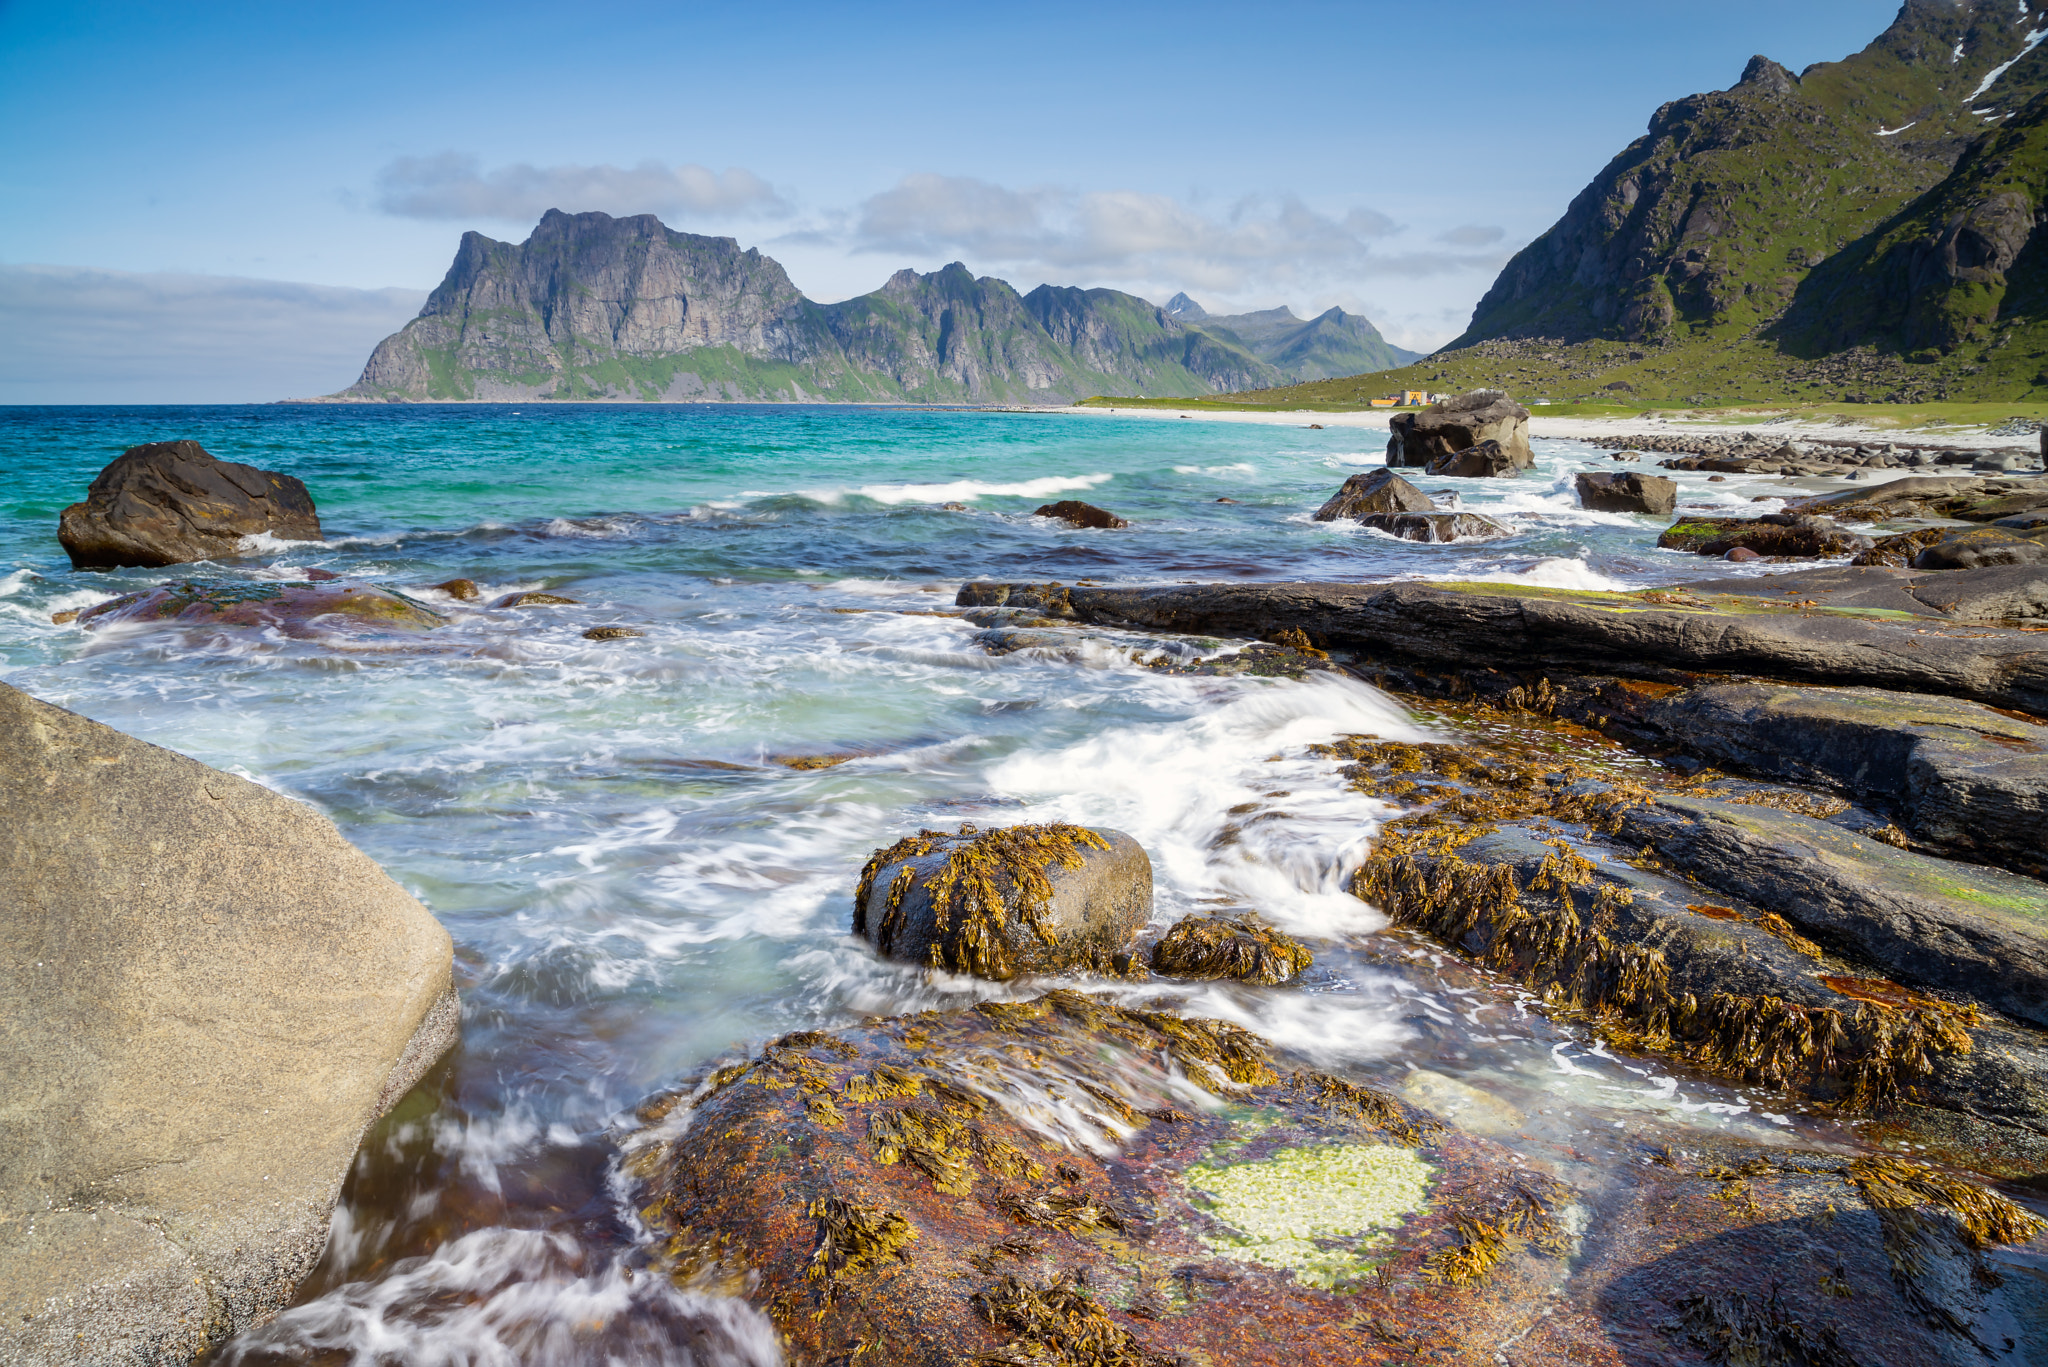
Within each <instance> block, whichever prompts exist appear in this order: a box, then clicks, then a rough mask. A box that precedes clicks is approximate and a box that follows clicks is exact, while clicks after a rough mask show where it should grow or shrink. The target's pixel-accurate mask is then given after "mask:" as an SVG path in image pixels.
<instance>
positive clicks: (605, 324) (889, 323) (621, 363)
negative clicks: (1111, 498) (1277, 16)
mask: <svg viewBox="0 0 2048 1367" xmlns="http://www.w3.org/2000/svg"><path fill="white" fill-rule="evenodd" d="M1182 297H1184V296H1182ZM1197 307H1199V306H1197ZM1245 318H1246V319H1252V320H1259V321H1258V322H1257V324H1256V326H1253V327H1251V328H1250V329H1249V335H1247V336H1244V337H1240V336H1238V335H1237V334H1236V333H1235V332H1233V331H1232V330H1231V329H1230V328H1228V327H1224V326H1219V324H1228V323H1231V322H1236V321H1241V320H1234V319H1216V320H1210V321H1209V322H1207V323H1201V322H1198V321H1195V320H1185V321H1184V320H1183V319H1182V318H1180V317H1177V316H1175V315H1174V314H1173V313H1172V312H1170V311H1169V310H1167V309H1162V308H1160V307H1158V306H1157V305H1154V304H1151V303H1148V302H1147V301H1145V300H1143V299H1140V298H1138V297H1137V296H1135V295H1130V294H1124V293H1121V292H1119V291H1116V290H1106V289H1092V290H1084V289H1073V288H1066V287H1061V286H1056V285H1041V286H1039V287H1038V288H1037V289H1034V290H1032V291H1031V292H1030V293H1029V294H1019V293H1018V292H1017V291H1016V290H1015V289H1013V288H1012V287H1011V286H1010V285H1009V284H1008V283H1006V282H1005V281H1002V280H998V279H995V278H994V277H992V276H982V277H979V278H977V277H975V276H974V275H973V274H972V273H970V272H969V271H968V269H967V268H966V267H965V266H964V265H961V264H960V263H958V262H955V263H954V264H952V265H950V266H946V267H944V268H943V269H941V270H937V271H933V272H931V273H929V274H923V275H921V274H919V273H917V272H916V271H910V270H903V271H898V272H897V273H896V274H895V275H893V276H891V277H890V278H889V280H888V282H887V283H886V284H884V285H883V286H882V288H880V289H879V290H876V291H875V292H874V293H872V294H864V295H861V296H860V297H859V298H856V299H848V300H845V301H843V302H840V303H837V304H819V303H815V302H813V301H812V300H810V299H807V298H805V297H804V296H803V294H802V293H801V292H800V291H798V289H797V288H796V286H795V285H794V284H793V283H791V281H790V279H789V276H788V273H787V272H785V271H784V270H783V268H782V266H781V265H780V264H779V263H778V262H776V261H775V260H774V259H773V258H771V257H767V256H764V255H762V254H761V252H760V251H758V250H756V249H752V248H747V249H742V248H741V247H740V245H739V244H738V243H737V242H736V241H734V240H733V239H732V238H729V237H703V236H698V235H696V234H692V233H683V232H677V231H675V230H673V229H670V228H668V227H667V226H665V225H664V224H662V223H661V221H660V220H659V219H657V218H655V217H654V216H652V215H648V214H643V215H639V216H637V217H632V218H613V217H611V216H610V215H609V214H600V213H585V214H567V213H563V212H561V211H560V210H554V209H551V210H549V211H548V212H547V214H546V215H544V216H543V217H542V218H541V221H540V223H539V224H538V225H537V226H536V227H535V228H534V230H533V233H532V234H531V235H530V236H529V237H528V238H527V239H526V241H524V242H521V243H509V242H498V241H494V240H493V239H491V238H488V237H485V236H483V235H482V234H481V233H476V232H469V233H465V234H463V237H462V242H461V245H460V247H459V248H458V249H457V251H456V255H455V261H454V264H453V265H452V266H450V267H449V270H448V274H447V276H446V278H445V279H443V280H442V282H441V284H440V286H439V287H438V288H436V289H435V290H434V292H433V293H432V294H431V295H429V296H428V298H427V302H426V304H425V305H424V306H423V307H422V308H421V310H420V314H419V316H418V317H417V318H415V319H414V320H413V321H412V322H410V323H408V324H407V325H406V326H405V327H404V329H402V330H401V331H399V332H397V333H395V334H393V335H392V336H390V337H387V338H385V339H384V341H382V342H381V343H379V344H378V346H377V348H376V350H375V351H374V352H373V353H372V354H371V356H370V359H369V363H368V364H367V365H366V366H365V367H364V368H363V374H362V378H361V379H360V380H358V381H357V382H356V383H355V384H354V385H352V386H350V387H349V388H348V389H346V390H343V391H342V392H341V393H340V394H339V395H336V396H335V397H336V398H342V399H356V400H386V401H406V400H415V401H418V400H509V401H520V402H524V401H528V400H534V399H564V400H572V399H582V400H593V399H600V400H601V399H627V400H642V401H658V400H729V401H730V400H755V401H796V402H803V401H845V402H883V401H907V402H924V403H1031V404H1045V403H1068V402H1071V401H1073V400H1075V399H1079V398H1086V397H1089V396H1091V395H1098V394H1100V395H1113V396H1118V397H1137V396H1162V397H1177V398H1184V397H1194V396H1197V395H1201V394H1210V393H1216V392H1219V391H1227V390H1236V389H1250V388H1259V387H1264V386H1268V385H1272V384H1276V383H1283V382H1286V381H1287V380H1289V379H1293V378H1301V377H1308V376H1312V375H1317V374H1323V373H1328V372H1327V371H1326V370H1319V369H1317V367H1325V366H1328V365H1332V364H1338V365H1342V364H1349V363H1350V360H1349V358H1352V357H1359V358H1364V359H1363V360H1362V362H1361V364H1360V366H1359V367H1358V368H1372V366H1373V364H1374V362H1375V361H1376V360H1377V358H1378V357H1379V355H1380V353H1381V351H1386V350H1390V349H1388V348H1387V347H1386V342H1385V340H1384V339H1383V338H1381V337H1380V335H1379V333H1378V331H1377V330H1376V329H1374V328H1373V326H1372V324H1371V323H1370V322H1367V321H1366V320H1365V319H1363V318H1359V317H1356V316H1355V315H1351V314H1346V313H1344V312H1343V311H1342V310H1338V309H1332V310H1330V311H1329V312H1328V313H1326V314H1323V315H1322V316H1321V317H1319V318H1316V319H1312V320H1308V321H1306V322H1304V321H1303V320H1300V319H1296V318H1294V316H1293V315H1292V314H1291V313H1288V312H1287V311H1286V310H1285V309H1279V310H1273V311H1271V312H1270V313H1268V314H1250V315H1245ZM1268 320H1270V325H1269V322H1268ZM1376 348H1377V349H1376ZM1268 353H1271V355H1272V356H1274V357H1280V358H1283V359H1281V360H1277V361H1276V360H1274V359H1269V357H1268Z"/></svg>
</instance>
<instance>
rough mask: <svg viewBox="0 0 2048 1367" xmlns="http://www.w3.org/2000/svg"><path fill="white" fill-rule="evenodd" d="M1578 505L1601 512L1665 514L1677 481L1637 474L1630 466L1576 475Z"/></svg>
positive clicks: (1674, 500) (1672, 505)
mask: <svg viewBox="0 0 2048 1367" xmlns="http://www.w3.org/2000/svg"><path fill="white" fill-rule="evenodd" d="M1574 483H1575V484H1576V485H1577V486H1578V492H1579V506H1580V507H1581V508H1591V509H1593V510H1594V511H1595V512H1602V513H1655V514H1656V515H1657V516H1659V517H1663V516H1666V515H1668V514H1669V513H1670V512H1671V510H1672V509H1674V508H1676V507H1677V506H1678V481H1677V480H1673V479H1666V478H1665V477H1664V476H1662V475H1639V474H1637V473H1636V472H1635V471H1633V470H1631V471H1629V472H1627V473H1625V474H1619V475H1593V474H1582V475H1579V476H1578V477H1577V478H1576V480H1575V481H1574Z"/></svg>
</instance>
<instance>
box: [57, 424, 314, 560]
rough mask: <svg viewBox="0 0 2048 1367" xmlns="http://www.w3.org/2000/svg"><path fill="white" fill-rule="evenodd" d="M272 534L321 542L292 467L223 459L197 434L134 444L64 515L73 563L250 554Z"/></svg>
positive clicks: (60, 523) (61, 534)
mask: <svg viewBox="0 0 2048 1367" xmlns="http://www.w3.org/2000/svg"><path fill="white" fill-rule="evenodd" d="M266 533H267V534H269V535H271V536H274V537H277V538H278V539H279V540H282V541H318V540H320V539H321V534H320V517H319V514H318V513H316V512H315V511H314V509H313V498H312V496H311V495H310V494H308V493H307V492H306V486H305V485H303V484H301V483H299V481H297V480H296V479H293V478H292V477H291V476H290V475H281V474H277V473H276V472H274V471H270V470H259V469H257V468H256V467H255V466H253V465H238V464H236V463H235V462H233V461H225V460H218V459H215V458H214V457H213V456H212V455H210V454H209V453H208V452H207V450H206V448H204V447H202V446H201V445H200V444H199V443H198V442H196V441H156V442H150V443H149V444H148V445H145V446H131V447H129V448H128V450H126V451H124V452H123V453H122V454H121V455H120V456H119V457H118V458H117V459H116V460H114V462H113V463H112V464H110V465H108V466H107V468H106V469H104V470H102V471H100V473H99V475H98V476H97V477H96V478H95V479H94V480H93V482H92V485H91V487H90V488H89V489H88V490H87V491H86V496H85V501H84V502H83V503H74V504H72V505H71V506H70V507H68V508H66V509H65V510H64V511H63V512H62V513H61V514H60V515H59V516H58V519H57V539H58V541H60V542H62V543H63V546H64V550H65V552H66V553H67V554H69V555H70V557H71V565H72V568H74V569H111V568H113V567H115V566H120V565H143V566H149V565H178V564H184V563H186V562H188V561H193V560H215V559H221V558H226V557H232V556H236V555H239V554H241V551H240V546H241V544H242V539H243V538H244V537H249V536H259V535H263V534H266Z"/></svg>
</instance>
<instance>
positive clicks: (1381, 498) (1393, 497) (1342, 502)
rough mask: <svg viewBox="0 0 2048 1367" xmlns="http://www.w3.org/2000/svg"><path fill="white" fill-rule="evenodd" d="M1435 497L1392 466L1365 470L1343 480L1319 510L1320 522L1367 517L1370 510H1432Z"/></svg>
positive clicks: (1395, 511) (1396, 511)
mask: <svg viewBox="0 0 2048 1367" xmlns="http://www.w3.org/2000/svg"><path fill="white" fill-rule="evenodd" d="M1435 511H1436V500H1435V499H1433V498H1431V497H1430V496H1429V495H1428V494H1425V493H1423V492H1422V490H1420V489H1418V488H1416V487H1415V486H1414V485H1412V484H1410V483H1409V482H1408V481H1407V480H1405V479H1402V478H1401V477H1400V476H1399V475H1397V474H1395V473H1394V472H1393V471H1392V470H1388V469H1384V468H1383V469H1378V470H1365V471H1361V472H1360V473H1358V474H1355V475H1353V476H1351V478H1349V479H1347V480H1345V481H1344V486H1343V487H1342V488H1340V489H1339V490H1337V492H1336V493H1334V494H1331V495H1330V498H1329V501H1328V502H1326V503H1325V504H1323V506H1322V507H1321V508H1319V509H1317V510H1316V515H1315V520H1316V521H1317V522H1335V521H1337V520H1338V519H1339V518H1353V517H1364V516H1366V515H1367V514H1369V513H1433V512H1435Z"/></svg>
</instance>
